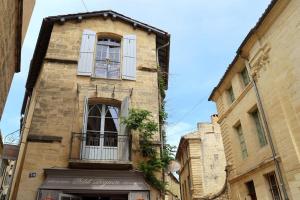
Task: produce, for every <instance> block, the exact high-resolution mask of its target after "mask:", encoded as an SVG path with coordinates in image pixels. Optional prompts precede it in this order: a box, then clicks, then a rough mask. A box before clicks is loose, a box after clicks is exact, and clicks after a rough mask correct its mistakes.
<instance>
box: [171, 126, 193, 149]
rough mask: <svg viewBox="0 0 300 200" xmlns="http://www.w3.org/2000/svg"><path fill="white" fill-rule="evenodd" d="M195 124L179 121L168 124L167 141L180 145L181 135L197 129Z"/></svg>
mask: <svg viewBox="0 0 300 200" xmlns="http://www.w3.org/2000/svg"><path fill="white" fill-rule="evenodd" d="M195 128H196V127H194V125H192V124H189V123H186V122H179V123H176V124H173V125H168V126H167V142H168V143H169V144H171V145H174V146H176V147H177V146H178V144H179V141H180V138H181V136H183V135H185V134H187V133H190V132H191V131H192V130H193V129H195Z"/></svg>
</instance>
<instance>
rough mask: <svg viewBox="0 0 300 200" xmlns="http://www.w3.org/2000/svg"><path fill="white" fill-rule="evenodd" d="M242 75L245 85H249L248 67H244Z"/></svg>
mask: <svg viewBox="0 0 300 200" xmlns="http://www.w3.org/2000/svg"><path fill="white" fill-rule="evenodd" d="M241 76H242V79H243V83H244V85H245V86H246V85H248V83H249V82H250V78H249V75H248V71H247V69H246V68H244V69H243V71H241Z"/></svg>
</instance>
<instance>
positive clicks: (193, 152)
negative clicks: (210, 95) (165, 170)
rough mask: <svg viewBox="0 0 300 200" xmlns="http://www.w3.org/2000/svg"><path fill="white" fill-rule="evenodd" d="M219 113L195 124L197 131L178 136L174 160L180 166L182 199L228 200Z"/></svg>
mask: <svg viewBox="0 0 300 200" xmlns="http://www.w3.org/2000/svg"><path fill="white" fill-rule="evenodd" d="M217 120H218V116H217V115H212V116H211V123H202V122H200V123H198V127H197V131H195V132H192V133H189V134H186V135H184V136H182V137H181V140H180V143H179V146H178V150H177V154H176V159H177V160H178V162H179V163H180V165H181V169H180V170H179V172H178V173H179V180H180V189H181V199H184V200H196V199H206V198H207V199H210V197H212V196H216V197H215V198H212V199H227V188H226V172H225V166H226V161H225V154H224V148H223V142H222V137H221V131H220V126H219V124H218V123H217Z"/></svg>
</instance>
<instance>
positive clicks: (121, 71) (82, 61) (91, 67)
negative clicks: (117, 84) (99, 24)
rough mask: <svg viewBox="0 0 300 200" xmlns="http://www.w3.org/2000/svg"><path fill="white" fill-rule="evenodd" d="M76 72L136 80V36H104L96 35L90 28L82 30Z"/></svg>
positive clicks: (99, 76)
mask: <svg viewBox="0 0 300 200" xmlns="http://www.w3.org/2000/svg"><path fill="white" fill-rule="evenodd" d="M106 35H107V34H106ZM100 36H101V34H100ZM98 38H99V39H98ZM121 49H122V58H121ZM77 74H78V75H82V76H93V77H97V78H107V79H127V80H136V36H135V35H124V36H120V39H113V38H110V37H107V38H104V37H98V35H97V34H96V32H94V31H92V30H84V31H83V34H82V39H81V46H80V55H79V60H78V68H77Z"/></svg>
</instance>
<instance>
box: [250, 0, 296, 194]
mask: <svg viewBox="0 0 300 200" xmlns="http://www.w3.org/2000/svg"><path fill="white" fill-rule="evenodd" d="M288 2H289V3H288V4H287V5H286V7H285V8H284V10H283V11H282V12H281V14H280V15H279V17H277V18H276V20H275V21H274V23H273V24H272V25H271V26H270V28H269V29H268V31H267V32H266V33H265V34H264V35H263V36H262V37H261V45H260V46H259V45H258V43H256V45H255V46H254V47H253V48H252V49H251V51H250V62H251V66H252V70H253V71H254V70H256V71H257V73H258V74H257V75H258V77H257V83H258V89H259V91H260V94H261V98H262V101H263V106H264V109H265V112H266V117H267V120H268V123H269V126H270V129H271V130H270V131H271V133H272V135H273V140H274V142H275V145H276V148H277V152H278V154H279V155H280V157H281V159H282V168H283V173H284V174H285V178H286V181H287V183H288V185H287V187H288V188H289V190H290V191H289V194H290V196H291V197H292V198H293V199H297V198H298V197H299V196H300V189H299V188H300V153H299V152H300V135H299V131H300V94H299V92H298V91H299V88H300V79H299V77H300V68H299V62H300V58H299V56H298V55H299V52H300V47H299V44H300V40H299V39H300V37H299V35H300V29H299V19H300V2H299V1H297V0H290V1H288ZM262 58H264V62H260V63H259V62H258V60H261V59H262Z"/></svg>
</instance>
